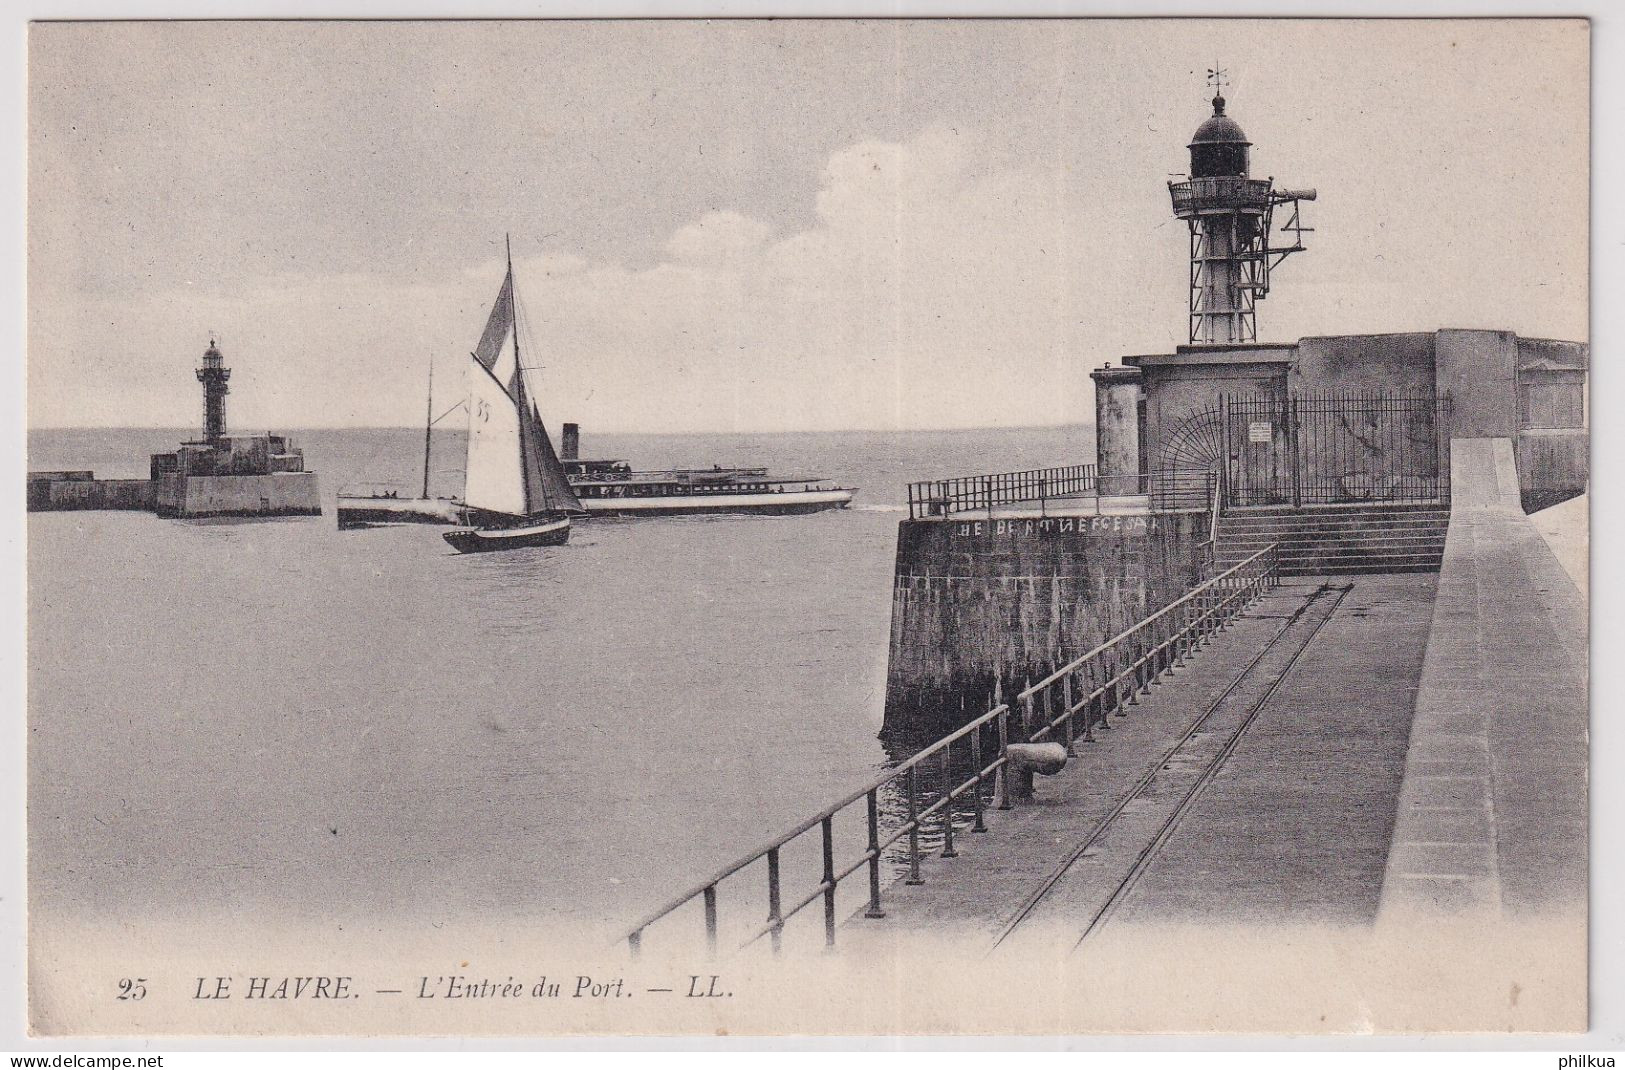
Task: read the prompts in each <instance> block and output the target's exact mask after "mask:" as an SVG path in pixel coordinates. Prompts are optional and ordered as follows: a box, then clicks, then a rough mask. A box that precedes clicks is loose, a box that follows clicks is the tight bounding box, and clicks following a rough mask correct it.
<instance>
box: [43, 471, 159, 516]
mask: <svg viewBox="0 0 1625 1070" xmlns="http://www.w3.org/2000/svg"><path fill="white" fill-rule="evenodd" d="M152 501H153V495H152V482H151V481H150V480H146V479H92V478H89V477H86V478H83V479H77V478H76V479H49V480H47V479H30V480H29V481H28V511H29V512H31V513H38V512H56V511H59V510H72V509H136V510H150V509H151V508H152Z"/></svg>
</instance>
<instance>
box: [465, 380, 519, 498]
mask: <svg viewBox="0 0 1625 1070" xmlns="http://www.w3.org/2000/svg"><path fill="white" fill-rule="evenodd" d="M468 379H469V391H468V472H467V482H466V485H465V487H464V490H463V501H464V502H465V503H466V504H468V505H470V506H472V507H474V508H476V509H489V510H491V511H492V512H497V513H510V514H513V515H515V516H524V515H525V514H526V513H527V512H529V509H528V508H527V503H526V496H525V469H524V465H523V462H522V461H521V460H520V444H519V409H518V408H517V407H516V406H515V405H514V401H513V398H512V397H511V396H510V395H509V394H508V392H507V391H506V390H505V389H503V387H502V384H501V383H499V382H498V381H497V379H496V377H495V376H494V375H492V373H491V372H490V371H489V370H488V369H487V368H486V367H485V365H484V364H482V363H480V360H479V358H478V357H472V358H471V360H470V364H469V368H468Z"/></svg>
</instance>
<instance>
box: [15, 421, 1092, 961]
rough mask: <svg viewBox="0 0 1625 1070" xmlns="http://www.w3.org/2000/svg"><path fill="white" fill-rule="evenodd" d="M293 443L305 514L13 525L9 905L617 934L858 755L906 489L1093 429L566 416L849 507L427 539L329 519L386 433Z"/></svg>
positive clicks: (367, 475)
mask: <svg viewBox="0 0 1625 1070" xmlns="http://www.w3.org/2000/svg"><path fill="white" fill-rule="evenodd" d="M292 433H293V434H294V436H295V439H296V442H297V444H298V445H299V446H301V447H302V448H303V449H304V451H305V457H306V463H307V466H308V467H309V468H311V469H313V470H314V471H316V472H318V473H320V475H321V479H322V488H323V493H324V495H325V497H326V499H327V505H328V509H329V513H328V515H326V516H324V517H321V518H319V519H314V518H311V519H304V518H301V519H284V520H270V521H261V522H204V521H198V522H181V521H169V520H161V519H158V518H157V517H154V516H152V515H149V514H143V513H117V512H95V513H43V514H32V515H31V516H30V517H29V528H28V530H29V570H28V571H29V611H30V618H29V689H30V690H29V696H30V697H29V732H30V736H29V738H30V752H29V763H30V764H29V802H30V807H29V835H30V848H31V851H30V879H31V892H32V895H33V897H34V905H35V909H36V910H41V909H43V910H46V911H48V912H51V913H53V914H65V915H69V916H77V917H81V918H86V919H92V918H93V919H96V920H98V921H102V922H116V920H117V919H118V918H120V917H122V916H125V915H129V916H152V915H165V916H170V917H175V918H187V917H194V916H195V917H209V916H211V915H213V916H231V915H239V914H243V913H245V912H253V913H255V914H257V915H260V916H262V917H271V918H279V919H285V920H287V921H290V922H296V923H301V924H303V923H308V922H310V921H312V920H319V921H323V922H337V923H342V922H344V921H345V920H347V919H367V918H377V917H379V916H385V917H391V918H396V919H399V920H400V921H402V922H406V923H410V924H417V923H428V924H435V925H440V924H443V923H445V922H447V921H457V920H466V919H470V918H479V919H501V918H509V917H512V916H514V915H515V914H516V913H519V914H522V915H523V916H525V917H526V918H528V919H530V920H531V921H533V922H535V923H538V924H541V925H544V926H545V925H549V924H559V925H562V926H568V927H570V928H571V929H572V930H575V931H579V930H580V929H581V927H583V926H587V927H590V928H592V929H597V928H603V929H604V930H605V931H611V930H615V929H617V928H624V927H625V926H626V925H627V924H629V923H631V922H632V921H635V920H636V918H637V916H639V915H640V914H642V913H643V912H645V911H646V910H648V909H650V908H652V907H654V906H656V905H658V904H659V903H660V901H662V900H664V899H666V898H668V897H669V896H671V895H672V894H674V893H675V892H678V891H681V890H683V889H684V888H685V887H686V886H687V885H689V884H692V883H693V882H695V881H697V880H699V879H702V878H704V877H705V876H706V875H707V874H708V873H709V872H710V871H712V870H714V869H716V868H717V867H718V866H720V865H722V864H724V863H725V862H727V861H729V860H731V859H732V858H733V857H734V856H736V855H738V854H740V853H742V852H743V851H744V850H746V849H749V848H751V847H754V846H756V845H757V844H758V843H759V842H760V841H762V840H764V839H765V838H767V837H769V836H771V835H773V834H774V833H776V832H778V831H780V830H782V829H783V828H785V827H786V826H789V825H791V824H793V823H795V822H796V821H798V820H799V819H800V818H802V817H803V816H805V815H807V814H808V813H809V812H811V811H813V810H815V809H817V808H819V807H821V806H822V805H824V804H825V803H827V802H830V801H833V800H834V799H835V798H836V797H837V796H839V795H840V794H842V793H843V792H845V791H847V790H850V789H851V788H853V787H855V786H857V785H859V784H860V783H861V782H862V781H864V780H865V779H867V778H869V777H870V776H872V775H874V773H875V772H876V771H877V770H878V769H879V768H880V767H881V766H882V765H883V764H884V762H885V761H886V754H885V752H884V751H883V750H882V748H881V746H880V744H879V743H878V742H877V740H876V738H875V736H876V733H877V732H878V730H879V728H880V724H881V711H882V704H883V698H884V687H885V673H886V641H887V630H888V627H889V617H890V584H891V570H892V557H893V553H894V550H895V546H894V540H895V535H896V529H897V522H898V520H899V518H900V517H901V516H902V515H904V514H903V509H902V504H901V503H902V502H903V500H904V491H903V484H904V483H905V482H906V481H907V480H910V479H920V478H928V477H934V476H945V475H952V474H961V473H968V472H979V471H990V470H991V471H999V470H1007V469H1016V468H1026V467H1037V466H1042V465H1049V464H1063V463H1075V462H1078V461H1087V460H1089V459H1090V453H1091V452H1092V449H1091V446H1092V435H1089V434H1088V432H1087V429H1086V428H1078V427H1074V428H1053V429H1027V430H1014V431H997V432H922V433H910V434H867V433H842V434H805V435H728V436H630V435H622V436H612V435H597V436H593V435H589V436H588V438H587V440H586V442H585V443H584V446H585V452H586V453H588V454H590V455H596V456H613V457H625V458H628V459H630V460H631V461H632V462H633V463H634V464H635V465H636V466H639V467H662V466H678V465H692V466H706V465H710V464H712V463H719V464H724V465H727V464H743V463H752V464H760V465H767V466H769V467H770V468H772V469H773V470H774V471H775V472H776V473H784V474H792V475H803V474H812V475H824V476H828V477H831V478H834V479H838V480H839V481H841V482H842V483H844V484H846V485H855V486H858V487H860V488H861V491H860V493H859V496H858V503H859V504H858V506H857V507H855V508H853V509H852V510H849V511H845V512H831V513H822V514H817V515H814V516H807V517H788V518H769V517H729V518H692V519H684V518H675V519H664V520H641V521H606V520H599V521H584V522H578V523H577V525H576V527H575V528H574V530H573V532H572V534H571V539H570V543H569V545H568V546H567V547H563V548H558V549H542V550H526V551H513V552H509V553H502V554H489V555H477V556H459V555H456V554H453V553H451V552H450V550H449V548H448V547H447V546H446V545H445V543H444V542H443V541H442V540H441V538H440V536H439V531H440V529H438V528H433V527H415V526H413V527H400V528H385V529H374V530H369V531H360V532H343V533H341V532H339V531H337V530H336V528H335V526H334V520H333V516H332V513H331V508H332V499H333V496H334V494H335V493H336V491H337V488H338V487H339V486H341V485H344V484H349V483H356V482H360V481H364V480H374V479H377V480H398V481H400V482H402V483H404V484H405V485H407V486H411V485H413V483H414V482H415V481H416V480H417V479H418V478H419V475H418V472H419V468H420V465H421V463H422V461H421V453H420V452H419V451H420V449H421V437H420V433H419V432H414V431H411V430H399V431H309V432H297V431H296V432H292ZM183 437H190V436H188V435H187V434H186V433H184V432H182V431H180V430H175V431H146V430H141V431H130V430H121V431H95V432H91V431H44V432H33V433H31V434H30V436H29V454H30V455H29V458H28V461H29V467H30V468H35V469H51V468H93V469H95V471H96V473H97V475H99V476H140V475H144V474H145V469H146V454H148V453H150V452H153V451H157V450H163V449H171V448H173V446H174V444H175V443H176V442H178V441H180V440H181V439H182V438H183ZM437 452H439V453H441V454H442V456H437V458H436V470H437V474H436V483H437V489H440V490H445V489H446V487H445V481H446V480H455V478H456V477H455V472H454V471H451V472H448V471H447V469H455V466H456V458H455V457H449V458H448V457H447V456H445V455H449V454H452V453H454V452H455V449H454V448H446V449H444V450H442V449H441V448H440V446H439V445H438V444H437Z"/></svg>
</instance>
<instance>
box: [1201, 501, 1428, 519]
mask: <svg viewBox="0 0 1625 1070" xmlns="http://www.w3.org/2000/svg"><path fill="white" fill-rule="evenodd" d="M1449 512H1450V507H1449V506H1448V505H1440V504H1438V503H1437V502H1393V503H1387V502H1362V503H1359V504H1353V505H1305V506H1298V507H1295V506H1292V505H1258V506H1239V507H1238V506H1227V507H1226V508H1225V509H1224V515H1225V516H1227V517H1231V516H1356V515H1359V514H1361V513H1373V514H1386V515H1398V514H1403V513H1443V514H1446V515H1448V514H1449Z"/></svg>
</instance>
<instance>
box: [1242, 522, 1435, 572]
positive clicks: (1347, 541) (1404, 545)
mask: <svg viewBox="0 0 1625 1070" xmlns="http://www.w3.org/2000/svg"><path fill="white" fill-rule="evenodd" d="M1449 527H1450V507H1449V506H1448V505H1437V504H1420V505H1416V504H1402V505H1389V504H1364V505H1309V506H1304V507H1303V508H1301V509H1294V508H1292V507H1291V506H1271V507H1265V508H1254V509H1230V510H1226V511H1225V512H1224V513H1223V514H1222V515H1221V516H1220V517H1219V531H1218V543H1217V545H1216V547H1215V551H1216V555H1215V557H1216V563H1217V565H1218V568H1219V569H1220V570H1221V571H1222V570H1224V569H1227V568H1229V567H1231V566H1232V565H1235V564H1238V563H1240V562H1241V561H1243V560H1245V559H1246V558H1248V557H1249V556H1251V555H1252V554H1255V553H1257V552H1258V551H1259V550H1262V549H1263V548H1264V547H1266V546H1268V545H1269V544H1270V543H1272V542H1278V543H1280V544H1281V574H1282V575H1283V576H1323V575H1327V576H1337V575H1355V574H1370V573H1385V572H1438V571H1439V566H1440V563H1441V562H1442V561H1443V559H1444V538H1445V532H1446V531H1447V530H1448V529H1449Z"/></svg>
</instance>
